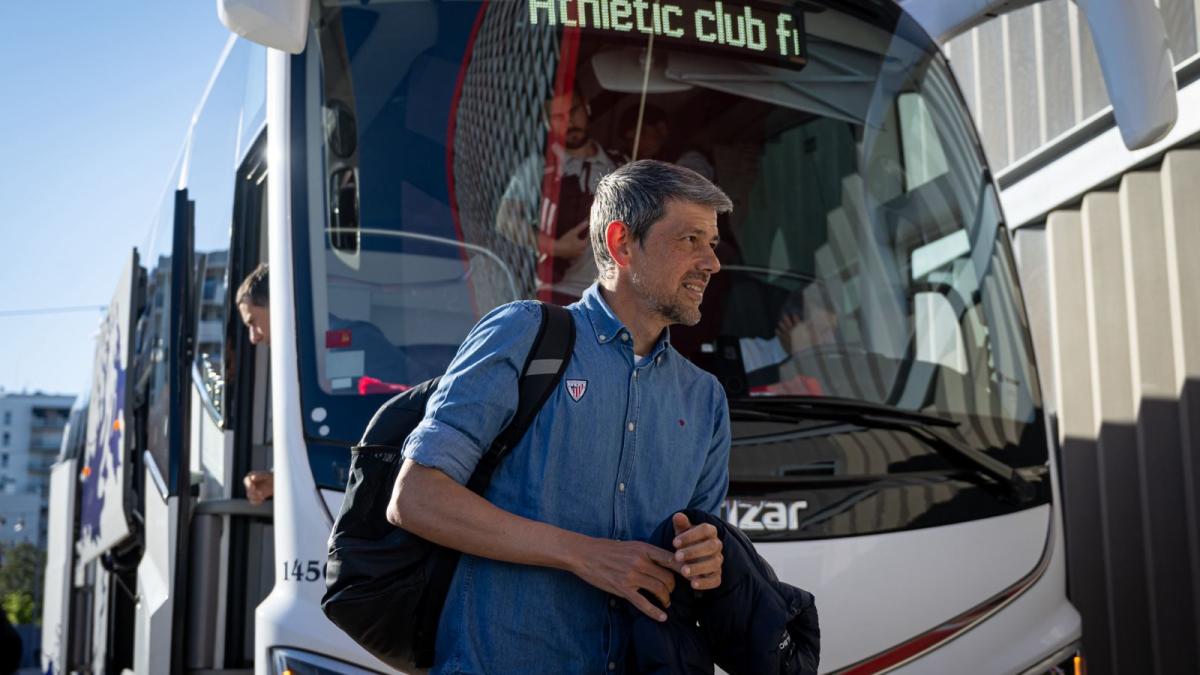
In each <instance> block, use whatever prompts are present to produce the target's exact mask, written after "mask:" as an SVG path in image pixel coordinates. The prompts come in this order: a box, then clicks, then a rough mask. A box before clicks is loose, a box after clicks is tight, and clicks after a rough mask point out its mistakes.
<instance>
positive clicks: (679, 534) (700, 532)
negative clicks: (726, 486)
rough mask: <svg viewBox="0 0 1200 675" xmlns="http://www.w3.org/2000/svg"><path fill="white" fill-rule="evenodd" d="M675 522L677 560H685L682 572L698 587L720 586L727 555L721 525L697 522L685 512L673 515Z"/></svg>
mask: <svg viewBox="0 0 1200 675" xmlns="http://www.w3.org/2000/svg"><path fill="white" fill-rule="evenodd" d="M671 524H672V525H673V526H674V527H675V539H674V540H673V541H672V543H673V544H674V546H675V560H676V561H678V562H680V563H682V569H681V570H680V574H682V575H683V576H684V578H685V579H687V580H688V582H689V583H691V586H692V588H693V589H695V590H698V591H707V590H712V589H714V588H716V587H718V586H720V585H721V564H722V563H723V562H725V558H724V557H723V556H722V555H721V549H722V546H723V545H722V544H721V540H720V539H719V538H718V537H717V528H716V527H713V526H712V525H709V524H708V523H703V524H701V525H695V526H693V525H692V523H691V522H690V521H689V520H688V518H687V516H685V515H684V514H682V513H676V514H675V515H674V516H672V517H671Z"/></svg>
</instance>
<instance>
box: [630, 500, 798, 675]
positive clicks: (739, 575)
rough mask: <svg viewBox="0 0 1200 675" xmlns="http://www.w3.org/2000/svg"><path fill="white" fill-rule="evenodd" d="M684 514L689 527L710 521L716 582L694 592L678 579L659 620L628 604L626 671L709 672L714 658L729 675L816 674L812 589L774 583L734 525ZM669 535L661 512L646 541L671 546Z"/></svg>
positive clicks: (670, 548) (700, 513)
mask: <svg viewBox="0 0 1200 675" xmlns="http://www.w3.org/2000/svg"><path fill="white" fill-rule="evenodd" d="M684 513H685V514H686V515H687V517H688V520H690V521H691V523H692V524H693V525H699V524H700V523H711V524H713V525H715V526H716V528H717V535H718V536H719V537H720V539H721V542H722V544H723V546H724V549H723V550H722V554H723V555H724V557H725V562H724V563H723V565H722V567H721V586H720V587H719V588H717V589H715V590H711V591H704V592H697V591H693V590H692V589H691V587H690V586H689V585H688V583H687V581H686V580H684V579H683V578H682V577H677V578H676V584H675V590H674V591H673V592H672V593H671V607H670V608H669V609H668V610H667V621H666V622H664V623H659V622H657V621H655V620H653V619H651V618H649V617H647V616H646V615H645V614H643V613H642V612H640V611H638V610H637V609H636V608H634V607H633V606H632V605H629V604H628V603H627V606H626V609H627V611H628V612H629V614H630V639H629V648H628V649H629V651H628V654H627V659H626V670H627V671H628V672H630V673H651V674H654V675H694V674H699V673H712V672H713V664H714V663H715V664H716V665H719V666H721V668H722V669H724V670H725V671H726V672H728V673H729V674H730V675H775V674H776V673H780V674H783V673H787V674H791V673H802V674H805V675H807V674H808V673H812V674H814V675H815V673H816V672H817V664H818V662H819V661H820V657H821V629H820V626H819V625H818V621H817V607H816V604H814V602H813V595H812V593H809V592H808V591H804V590H801V589H799V588H796V587H795V586H792V585H790V584H785V583H783V582H782V581H779V579H778V578H777V577H776V576H775V572H774V570H772V569H771V566H770V565H768V564H767V561H765V560H763V559H762V557H760V556H759V555H758V553H757V552H756V551H755V550H754V545H753V544H751V543H750V540H749V539H748V538H747V537H746V535H745V534H743V533H742V532H741V531H740V530H738V529H737V528H736V527H733V526H732V525H729V524H728V523H726V522H725V521H723V520H721V519H720V518H717V517H716V516H713V515H710V514H708V513H704V512H703V511H696V510H693V509H688V510H686V511H684ZM674 538H675V529H674V527H673V526H672V525H671V519H670V518H667V519H666V520H665V521H664V522H663V523H662V524H660V525H659V526H658V528H656V529H655V530H654V534H653V535H651V538H650V543H651V544H654V545H655V546H659V547H661V548H664V549H667V550H668V551H673V550H675V549H674V547H673V546H672V545H671V541H672V540H673V539H674Z"/></svg>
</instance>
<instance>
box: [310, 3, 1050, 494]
mask: <svg viewBox="0 0 1200 675" xmlns="http://www.w3.org/2000/svg"><path fill="white" fill-rule="evenodd" d="M635 5H636V6H635ZM643 5H646V7H643ZM581 6H582V9H581ZM564 8H565V10H566V13H565V14H563V10H564ZM627 8H629V11H628V12H626V9H627ZM581 12H582V15H581ZM572 24H573V25H572ZM311 40H312V41H311V42H310V49H309V51H308V56H307V58H298V59H297V61H296V67H295V71H294V72H295V78H296V79H297V80H302V82H303V84H302V86H299V87H296V88H295V89H296V90H297V92H298V94H297V100H296V105H297V106H299V107H301V108H302V110H303V119H304V120H305V121H306V125H305V126H304V129H303V131H302V132H300V133H304V134H305V135H306V138H305V141H306V142H305V144H304V145H305V147H306V148H308V150H307V152H308V153H309V154H308V156H307V158H306V159H305V163H304V165H303V167H304V173H303V176H302V177H301V178H300V179H299V181H298V182H302V183H303V184H302V186H301V189H299V190H297V191H296V193H297V197H296V199H297V201H296V210H297V212H302V213H303V214H305V217H306V218H307V221H308V226H307V228H306V229H302V228H298V230H297V248H298V251H300V254H299V255H298V258H299V259H300V267H299V269H300V270H301V271H300V273H299V274H298V275H297V277H298V278H297V287H298V289H299V294H300V297H299V313H300V319H301V322H300V324H299V325H301V326H307V327H308V328H302V329H301V334H300V335H299V339H300V340H301V350H300V354H301V364H300V365H301V368H302V376H303V380H304V387H303V395H304V405H305V408H306V413H305V423H306V425H307V426H306V430H307V432H308V434H309V436H310V437H311V438H312V439H313V440H314V441H318V440H319V439H327V440H328V441H329V442H330V443H333V444H345V443H352V442H354V441H356V440H357V438H358V437H359V436H360V435H361V433H362V430H363V428H364V426H365V424H366V422H367V420H368V419H369V417H370V415H371V414H372V413H373V412H374V410H375V409H376V408H377V407H378V406H379V405H380V404H381V403H382V401H384V400H386V399H385V397H386V396H388V395H389V394H391V393H393V392H396V391H401V390H403V389H404V388H406V387H408V386H410V385H413V384H416V383H418V382H420V381H422V380H424V379H426V378H429V377H432V376H434V375H437V374H439V373H441V372H442V371H443V369H444V368H445V367H446V365H447V364H448V363H449V360H450V358H451V357H452V356H453V354H454V352H455V350H456V349H457V347H458V344H459V342H460V341H461V340H462V338H463V337H464V336H465V335H466V333H467V331H468V330H469V329H470V327H471V326H472V325H473V324H474V323H475V321H476V320H477V319H478V318H479V317H481V316H482V315H483V314H484V313H485V312H487V311H488V310H490V309H492V308H493V307H495V306H497V305H498V304H501V303H504V302H508V301H511V300H515V299H521V298H538V299H542V300H547V301H553V302H558V303H562V304H566V303H569V302H571V301H573V300H574V299H575V298H578V297H579V295H580V294H581V293H582V292H583V290H584V289H585V288H586V287H587V286H588V285H589V284H590V283H591V282H592V280H593V277H594V274H595V263H594V260H593V258H592V251H591V249H590V244H589V242H588V240H587V238H586V219H587V215H588V209H589V207H590V203H591V195H592V194H593V192H594V190H595V187H596V183H597V182H598V181H599V179H600V178H601V177H602V176H603V175H604V174H606V173H607V172H609V171H612V170H613V169H614V168H616V167H617V166H620V165H621V164H623V163H625V162H628V161H630V160H632V159H640V158H647V157H649V158H656V159H662V160H666V161H672V162H676V163H678V164H681V165H684V166H687V167H689V168H692V169H694V170H696V171H697V172H699V173H701V174H703V175H705V176H707V177H709V178H711V179H712V180H713V181H714V182H715V183H716V184H717V185H719V186H720V187H721V188H722V189H724V190H725V192H726V193H728V194H729V196H730V197H731V198H732V200H733V202H734V205H735V207H734V210H733V212H732V213H731V214H729V215H727V216H722V217H721V219H720V221H719V228H720V235H721V244H720V246H719V250H718V254H719V256H720V259H721V263H722V270H721V272H720V273H719V274H717V275H716V276H715V277H714V278H713V280H712V282H711V283H710V285H709V287H708V290H707V292H706V297H705V300H704V304H703V305H702V314H703V318H702V320H701V322H700V323H699V324H698V325H697V326H694V327H689V328H683V327H673V328H672V329H671V343H672V345H673V346H674V347H675V348H676V349H678V350H679V351H680V352H681V353H682V354H684V355H685V356H687V357H688V358H690V359H692V360H693V361H694V362H696V363H697V364H698V365H700V366H701V367H703V368H705V369H707V370H709V371H710V372H713V373H714V374H715V375H716V376H717V377H718V378H719V379H720V380H721V381H722V383H723V384H724V385H725V388H726V390H727V392H728V394H729V396H730V399H731V401H738V400H744V399H746V400H748V399H757V398H761V397H784V396H823V397H839V398H847V399H856V400H861V401H867V402H871V403H878V404H886V405H890V406H894V407H899V408H904V409H909V410H926V411H929V412H933V413H936V414H939V415H942V416H946V417H949V418H952V419H954V420H956V421H959V422H960V423H961V424H960V425H959V426H958V427H957V428H956V429H955V430H954V431H953V433H954V434H955V435H956V436H957V437H958V440H961V441H963V442H965V443H968V444H969V445H971V446H972V447H977V448H981V449H985V450H987V451H989V452H991V453H993V454H994V455H995V456H996V457H998V458H1000V459H1003V460H1004V461H1010V462H1012V463H1014V464H1015V465H1017V466H1031V465H1038V464H1042V463H1044V462H1045V446H1044V437H1043V435H1042V432H1041V422H1040V419H1041V418H1040V402H1039V400H1038V394H1037V391H1038V384H1037V380H1036V376H1035V373H1034V370H1033V365H1032V359H1031V358H1030V347H1029V342H1028V338H1027V330H1026V326H1025V325H1024V310H1023V307H1022V306H1021V304H1020V297H1019V292H1018V289H1017V284H1016V280H1015V276H1014V272H1013V265H1012V260H1011V258H1010V253H1009V248H1008V242H1007V236H1006V234H1005V231H1004V229H1003V226H1002V223H1001V214H1000V211H999V207H998V204H997V200H996V196H995V194H994V192H993V188H992V185H991V179H990V177H989V175H988V173H987V171H986V169H985V166H984V163H983V161H982V156H981V152H980V149H979V147H978V144H977V142H976V140H975V133H974V130H973V128H972V126H971V122H970V119H969V118H968V116H967V115H966V113H965V109H964V106H963V104H962V102H961V100H960V97H959V95H958V92H957V89H956V86H955V85H954V83H953V80H952V78H951V76H950V74H949V70H948V68H947V67H946V64H945V62H944V61H943V59H942V58H941V57H940V56H939V55H938V53H937V51H936V49H935V47H934V45H933V44H932V43H931V42H930V41H929V40H928V38H927V37H926V36H925V35H924V34H923V33H922V32H920V31H919V29H917V28H916V26H915V24H914V23H913V22H912V21H911V20H910V19H907V18H906V17H904V16H903V15H902V14H900V12H899V10H898V9H897V8H896V7H895V6H894V5H892V3H878V4H876V3H856V4H855V5H854V6H850V7H843V6H841V5H831V6H829V7H822V6H821V5H819V4H813V3H804V4H803V9H796V8H794V3H782V2H779V3H777V2H759V1H754V2H750V3H738V2H734V3H723V4H719V5H718V4H714V3H709V2H698V1H695V0H692V1H688V2H678V3H675V4H667V5H659V4H653V5H651V4H648V3H626V2H621V1H619V0H618V1H616V2H610V1H601V2H584V3H578V2H575V1H574V0H568V1H566V2H549V1H548V0H528V1H522V2H492V3H475V2H444V3H435V2H397V3H382V4H381V3H371V5H370V6H368V7H363V6H359V5H358V3H346V4H345V5H338V4H337V3H330V2H326V3H324V5H323V9H322V14H321V17H320V22H319V25H318V26H316V27H315V28H314V30H313V33H312V36H311ZM310 413H311V414H310ZM778 426H779V425H777V424H775V425H772V424H759V423H754V422H747V423H744V424H735V443H737V444H738V445H736V447H735V452H734V460H733V467H732V469H733V479H734V481H735V482H736V481H737V480H739V479H747V480H749V479H758V478H767V477H780V476H788V475H799V474H797V473H795V471H793V470H794V469H795V467H796V466H804V465H807V464H808V463H809V461H810V460H811V461H813V462H816V463H822V462H826V461H827V460H830V458H829V457H826V456H824V455H822V453H820V452H818V453H816V454H813V453H812V452H810V451H811V448H808V446H805V445H804V443H810V444H811V443H812V442H813V441H812V440H811V439H812V438H815V437H820V436H821V435H822V434H824V435H827V436H830V437H832V436H839V435H840V436H839V439H838V440H837V442H830V443H825V445H824V446H822V447H828V448H830V449H833V448H842V450H838V451H837V452H840V453H842V455H841V456H842V461H839V462H835V464H836V465H837V467H839V468H838V469H836V471H835V473H837V474H839V475H843V474H844V475H860V474H887V473H889V472H895V471H904V470H907V469H906V467H919V468H921V469H923V470H926V469H939V468H941V469H946V468H948V467H949V464H947V463H946V461H945V460H944V459H942V458H940V457H939V456H938V455H937V453H935V452H933V451H932V450H930V449H929V448H928V447H925V446H924V445H922V444H920V443H915V442H912V441H911V439H907V438H906V439H904V440H903V441H898V442H895V443H884V444H883V445H884V446H886V447H890V448H891V449H890V450H889V451H887V452H884V454H883V455H882V456H881V457H879V458H876V459H878V460H880V461H872V462H866V463H863V462H855V461H845V457H844V455H845V450H844V448H845V447H852V446H853V447H857V445H861V444H860V443H859V441H858V440H856V439H858V438H859V437H860V436H856V435H855V434H860V432H861V433H865V432H862V429H861V428H850V429H847V428H846V425H840V426H839V425H829V424H820V425H816V426H815V427H814V426H813V425H802V429H801V430H802V431H803V433H801V434H799V436H801V437H802V438H801V440H793V441H789V442H787V443H784V442H782V441H779V439H780V438H781V436H780V434H783V433H784V432H788V433H789V434H791V436H796V435H797V433H798V431H797V430H796V429H790V428H789V429H778V428H775V427H778ZM791 436H789V437H791ZM764 437H770V438H774V439H776V441H772V442H770V443H766V442H760V441H759V440H754V439H762V438H764ZM738 439H740V440H738ZM318 445H319V444H318ZM831 451H832V450H831ZM888 452H890V453H891V454H890V455H889V454H887V453H888ZM805 453H809V454H811V455H812V456H811V457H807V458H806V457H805ZM825 454H829V453H825ZM914 457H916V458H918V459H920V458H924V459H920V461H916V462H915V463H914ZM322 461H324V460H322ZM314 466H316V464H314ZM822 466H826V465H825V464H822ZM781 467H782V468H781ZM785 469H787V470H786V471H785ZM824 470H825V469H822V471H824ZM789 471H790V472H792V473H788V472H789ZM801 473H803V472H801Z"/></svg>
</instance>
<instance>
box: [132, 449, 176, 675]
mask: <svg viewBox="0 0 1200 675" xmlns="http://www.w3.org/2000/svg"><path fill="white" fill-rule="evenodd" d="M154 484H155V483H154V477H152V476H151V475H150V472H149V470H147V472H146V482H145V485H146V495H145V504H146V550H145V553H143V554H142V560H141V562H139V563H138V571H137V594H138V602H137V610H136V618H135V620H134V631H135V634H134V638H133V670H134V672H135V673H167V672H170V670H171V611H172V607H173V604H174V599H173V598H172V597H171V592H172V589H173V588H174V586H173V584H174V582H175V550H176V548H175V539H176V537H177V536H178V532H176V530H175V524H176V523H177V522H178V513H179V498H178V497H169V498H167V499H165V500H164V499H163V497H162V495H161V493H159V492H158V490H157V489H155V487H154Z"/></svg>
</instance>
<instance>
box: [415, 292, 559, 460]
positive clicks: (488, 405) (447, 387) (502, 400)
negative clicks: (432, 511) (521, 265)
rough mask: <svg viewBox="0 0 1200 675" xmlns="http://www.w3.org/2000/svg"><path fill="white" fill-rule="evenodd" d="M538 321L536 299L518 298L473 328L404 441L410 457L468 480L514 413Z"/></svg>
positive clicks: (494, 311) (539, 314)
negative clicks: (419, 420)
mask: <svg viewBox="0 0 1200 675" xmlns="http://www.w3.org/2000/svg"><path fill="white" fill-rule="evenodd" d="M540 320H541V309H540V308H539V307H538V305H537V303H534V302H514V303H510V304H507V305H503V306H501V307H498V308H497V309H495V310H492V311H491V312H490V313H488V315H487V316H485V317H483V319H481V320H480V321H479V323H478V324H476V325H475V327H474V328H472V329H471V332H470V333H469V334H468V335H467V337H466V339H465V340H463V343H462V346H460V347H459V349H458V353H457V354H456V355H455V357H454V360H453V361H451V362H450V366H449V367H448V368H447V369H446V374H445V375H443V376H442V380H441V382H440V383H439V385H438V388H437V390H436V391H434V393H433V394H432V395H431V396H430V398H429V403H428V404H427V405H426V408H425V417H424V419H422V420H421V423H420V424H418V425H417V428H416V429H414V430H413V432H412V433H411V434H409V436H408V439H407V440H406V441H405V443H404V456H405V457H406V458H408V459H411V460H413V461H414V462H416V463H418V464H420V465H422V466H427V467H431V468H434V469H439V470H440V471H442V472H443V473H445V474H446V475H447V476H450V477H451V478H453V479H454V480H455V481H457V482H458V483H460V484H466V482H467V481H468V480H469V479H470V478H471V474H472V473H473V472H474V471H475V466H476V465H477V464H478V463H479V459H480V457H482V456H483V453H484V452H486V450H487V449H488V447H490V446H491V444H492V441H493V440H495V438H496V436H498V435H499V434H500V432H501V431H503V430H504V428H505V427H506V426H507V425H508V423H509V421H510V420H512V417H513V415H514V414H515V412H516V409H517V398H518V392H519V387H518V383H519V379H520V371H521V368H522V367H523V366H524V365H525V359H526V357H527V356H528V354H529V349H530V347H532V346H533V341H534V338H535V336H536V335H537V331H538V325H539V323H540Z"/></svg>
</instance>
